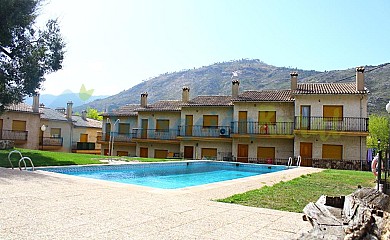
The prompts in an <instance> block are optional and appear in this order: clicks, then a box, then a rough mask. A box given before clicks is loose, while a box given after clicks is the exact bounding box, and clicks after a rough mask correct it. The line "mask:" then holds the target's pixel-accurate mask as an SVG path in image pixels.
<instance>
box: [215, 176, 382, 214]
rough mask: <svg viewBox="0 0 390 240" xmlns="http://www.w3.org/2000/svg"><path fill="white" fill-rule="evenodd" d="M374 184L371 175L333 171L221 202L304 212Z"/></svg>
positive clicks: (304, 177) (264, 188) (281, 183)
mask: <svg viewBox="0 0 390 240" xmlns="http://www.w3.org/2000/svg"><path fill="white" fill-rule="evenodd" d="M374 181H375V178H374V176H373V174H372V173H371V172H361V171H349V170H330V169H329V170H324V171H322V172H319V173H314V174H308V175H303V176H301V177H299V178H296V179H293V180H291V181H288V182H280V183H278V184H275V185H273V186H272V187H269V186H265V187H262V188H260V189H256V190H252V191H249V192H246V193H242V194H236V195H233V196H230V197H228V198H225V199H220V200H218V201H220V202H226V203H235V204H241V205H245V206H252V207H261V208H270V209H276V210H282V211H289V212H298V213H301V212H302V211H303V208H304V207H305V206H306V205H307V204H308V203H309V202H315V201H317V199H318V198H319V197H320V196H321V195H328V196H341V195H348V194H350V193H352V192H354V191H355V190H356V189H357V187H358V185H360V186H362V187H373V186H375V183H374Z"/></svg>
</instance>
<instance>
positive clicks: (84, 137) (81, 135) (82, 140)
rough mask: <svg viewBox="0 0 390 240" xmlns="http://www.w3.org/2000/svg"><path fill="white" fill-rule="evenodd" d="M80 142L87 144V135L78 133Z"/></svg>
mask: <svg viewBox="0 0 390 240" xmlns="http://www.w3.org/2000/svg"><path fill="white" fill-rule="evenodd" d="M80 142H88V134H85V133H80Z"/></svg>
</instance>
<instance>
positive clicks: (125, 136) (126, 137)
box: [97, 132, 134, 142]
mask: <svg viewBox="0 0 390 240" xmlns="http://www.w3.org/2000/svg"><path fill="white" fill-rule="evenodd" d="M133 135H134V133H117V132H113V133H112V135H111V136H113V137H114V142H131V141H132V139H133V137H134V136H133ZM97 138H98V141H102V142H109V141H110V133H102V135H101V136H98V137H97ZM111 140H112V139H111Z"/></svg>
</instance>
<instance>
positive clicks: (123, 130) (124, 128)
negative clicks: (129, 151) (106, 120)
mask: <svg viewBox="0 0 390 240" xmlns="http://www.w3.org/2000/svg"><path fill="white" fill-rule="evenodd" d="M129 132H130V124H129V123H119V126H118V133H119V134H127V133H129ZM126 156H127V155H126Z"/></svg>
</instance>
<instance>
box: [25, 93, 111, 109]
mask: <svg viewBox="0 0 390 240" xmlns="http://www.w3.org/2000/svg"><path fill="white" fill-rule="evenodd" d="M107 97H108V96H105V95H102V96H90V97H89V98H88V99H86V98H85V97H84V96H81V97H80V94H79V93H73V92H70V91H69V92H64V93H62V94H60V95H52V94H41V95H40V96H39V102H40V103H43V104H45V106H46V107H50V108H57V107H64V108H66V104H67V102H69V101H72V102H73V106H74V107H77V106H81V105H84V104H87V103H89V102H92V101H95V100H99V99H103V98H107ZM83 99H86V100H83ZM25 103H27V104H30V105H32V97H29V98H26V100H25Z"/></svg>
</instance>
